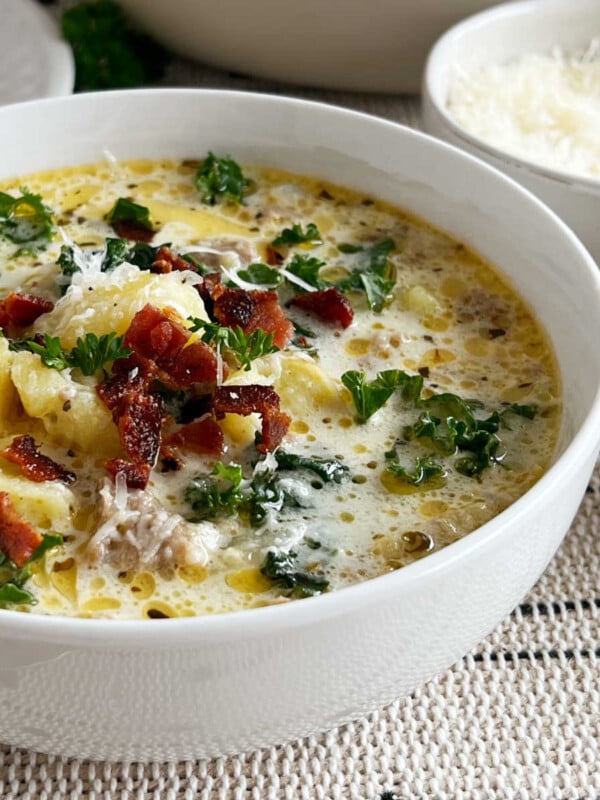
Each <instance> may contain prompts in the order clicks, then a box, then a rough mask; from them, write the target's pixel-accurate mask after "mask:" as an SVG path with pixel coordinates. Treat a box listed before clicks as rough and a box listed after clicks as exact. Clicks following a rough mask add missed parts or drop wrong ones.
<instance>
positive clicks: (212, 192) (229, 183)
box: [196, 152, 251, 206]
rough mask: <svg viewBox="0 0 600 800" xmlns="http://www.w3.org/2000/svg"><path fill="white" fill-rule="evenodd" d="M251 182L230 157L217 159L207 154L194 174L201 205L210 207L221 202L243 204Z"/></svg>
mask: <svg viewBox="0 0 600 800" xmlns="http://www.w3.org/2000/svg"><path fill="white" fill-rule="evenodd" d="M250 187H251V181H250V180H248V178H246V177H245V175H244V173H243V172H242V169H241V167H240V166H239V164H237V163H236V162H235V161H234V160H233V159H232V158H231V156H225V157H224V158H218V157H217V156H216V155H215V154H214V153H211V152H209V154H208V155H207V156H206V158H205V159H204V160H203V161H202V163H201V164H200V166H199V167H198V171H197V172H196V188H197V189H198V191H199V192H200V195H201V197H202V202H203V203H208V204H209V205H211V206H214V205H216V204H217V203H221V202H228V203H243V202H244V197H245V196H246V195H247V194H248V192H249V190H250Z"/></svg>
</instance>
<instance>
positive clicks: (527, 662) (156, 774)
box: [0, 0, 600, 800]
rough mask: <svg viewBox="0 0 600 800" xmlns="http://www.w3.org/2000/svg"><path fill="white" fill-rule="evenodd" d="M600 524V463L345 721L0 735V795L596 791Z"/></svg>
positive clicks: (248, 796) (495, 799)
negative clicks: (250, 740)
mask: <svg viewBox="0 0 600 800" xmlns="http://www.w3.org/2000/svg"><path fill="white" fill-rule="evenodd" d="M69 2H72V0H64V1H63V2H62V3H59V5H58V7H57V8H55V9H54V13H58V12H59V11H60V8H61V7H64V6H66V5H67V4H69ZM163 83H164V84H165V85H171V86H203V87H211V88H233V89H241V90H249V91H268V92H275V93H285V94H290V95H293V96H297V97H304V98H307V99H315V100H320V101H325V102H332V103H337V104H338V105H346V106H349V107H353V108H356V109H358V110H361V111H366V112H368V113H371V114H377V115H379V116H383V117H387V118H389V119H392V120H395V121H397V122H403V123H405V124H408V125H411V126H414V127H418V125H419V116H418V113H419V112H418V101H417V100H416V99H414V98H402V97H398V96H390V95H387V96H386V95H367V94H350V93H340V92H325V91H316V90H308V89H296V88H291V87H288V86H281V85H276V84H273V83H269V82H266V81H258V80H253V79H251V78H247V77H244V76H241V75H233V74H231V73H225V72H221V71H218V70H213V69H210V68H208V67H203V66H200V65H197V64H192V63H191V62H184V61H182V60H176V61H174V62H173V64H172V65H171V67H170V68H169V71H168V73H167V75H166V77H165V80H164V81H163ZM599 527H600V464H599V466H598V467H597V469H596V472H595V474H594V477H593V480H592V482H591V484H590V487H589V488H588V491H587V493H586V496H585V498H584V501H583V504H582V506H581V509H580V511H579V513H578V515H577V518H576V520H575V522H574V524H573V526H572V528H571V530H570V532H569V534H568V536H567V538H566V539H565V541H564V543H563V545H562V547H561V548H560V550H559V552H558V553H557V555H556V557H555V558H554V560H553V561H552V563H551V565H550V566H549V568H548V570H547V571H546V573H545V574H544V576H543V577H542V578H541V580H540V581H539V582H538V584H537V585H536V586H535V587H534V589H533V590H532V592H531V593H530V594H529V596H528V597H527V598H526V599H525V601H524V602H523V603H522V604H521V605H520V606H519V607H518V608H517V609H516V610H515V611H514V612H513V614H512V615H511V616H510V618H509V619H508V620H506V621H505V622H504V624H502V625H501V626H500V627H499V628H498V629H497V630H496V631H495V632H494V633H493V634H492V635H491V636H489V637H488V638H487V639H486V641H485V642H483V643H482V644H481V645H480V646H479V647H478V648H476V650H474V651H473V652H472V653H470V654H469V655H467V656H465V658H464V659H463V660H462V661H461V662H459V663H458V664H456V665H455V666H454V667H453V668H452V669H450V670H448V671H447V672H446V673H445V674H443V675H441V676H440V677H439V678H437V679H436V680H433V681H431V682H429V683H428V684H426V685H425V686H423V687H422V688H421V689H419V690H418V691H417V692H415V693H414V694H413V695H412V696H411V697H409V698H406V699H404V700H400V701H397V702H396V703H394V704H392V705H391V706H389V707H387V708H385V709H381V710H379V711H375V712H374V713H373V714H372V715H371V716H369V717H367V718H365V719H361V720H358V721H357V722H355V723H353V724H352V725H348V726H346V727H344V728H340V729H338V730H334V731H331V732H329V733H327V734H324V735H321V736H316V737H310V738H308V739H303V740H301V741H297V742H292V743H290V744H287V745H282V746H280V747H274V748H271V749H269V750H260V751H256V752H253V753H246V754H243V755H240V756H237V757H230V758H226V759H215V760H213V761H197V762H182V763H169V764H160V763H147V764H141V763H135V764H129V763H127V764H124V763H100V762H88V761H76V760H67V759H61V758H56V757H51V756H45V755H42V754H39V753H34V752H28V751H25V750H19V749H16V748H12V747H11V746H10V743H6V744H4V745H2V744H0V798H1V799H2V800H16V798H22V799H23V800H38V799H39V800H58V798H72V799H73V800H79V799H80V798H90V800H108V799H109V798H120V799H121V800H125V798H127V799H128V800H129V798H132V799H133V798H135V800H150V799H152V800H158V799H159V798H160V800H163V798H164V799H165V800H179V799H180V798H185V800H191V799H192V798H194V799H195V798H199V800H296V798H300V799H302V800H308V799H309V798H310V799H311V800H312V798H318V799H319V800H338V799H339V800H341V798H360V799H361V800H362V798H375V799H376V800H379V798H384V800H392V798H393V799H394V800H396V798H398V800H399V799H400V798H402V800H420V799H421V798H427V799H429V798H436V799H439V800H446V799H447V800H484V798H485V800H487V799H488V798H489V799H490V800H504V798H507V799H509V800H512V798H515V799H516V798H518V799H519V800H598V799H599V798H600V535H599ZM1 713H2V709H0V714H1Z"/></svg>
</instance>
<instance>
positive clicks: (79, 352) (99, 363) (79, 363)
mask: <svg viewBox="0 0 600 800" xmlns="http://www.w3.org/2000/svg"><path fill="white" fill-rule="evenodd" d="M123 339H124V337H123V336H117V335H116V333H114V332H112V333H104V334H102V336H96V334H95V333H86V334H85V336H84V337H83V338H82V337H79V338H78V339H77V343H76V345H75V347H74V348H73V349H72V350H71V352H70V353H69V356H68V360H69V366H71V367H77V368H78V369H80V370H81V371H82V372H83V374H84V375H95V373H96V372H98V370H99V369H101V368H102V367H103V366H104V365H105V364H106V363H108V362H109V361H114V360H115V359H117V358H126V357H127V356H128V355H130V353H131V350H130V349H129V348H128V347H123Z"/></svg>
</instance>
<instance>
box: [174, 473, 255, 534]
mask: <svg viewBox="0 0 600 800" xmlns="http://www.w3.org/2000/svg"><path fill="white" fill-rule="evenodd" d="M242 479H243V475H242V468H241V467H240V466H239V464H229V465H227V464H224V463H223V462H222V461H217V463H216V464H215V466H214V469H213V470H212V472H210V473H209V474H208V475H196V476H195V477H194V478H192V480H191V482H190V483H189V484H188V486H187V488H186V490H185V493H184V499H185V501H186V503H188V504H189V505H190V506H191V508H192V511H193V512H194V514H193V516H192V517H191V519H192V521H194V522H199V521H201V520H204V519H214V518H215V517H220V516H232V515H233V514H235V513H236V511H237V510H238V508H239V506H240V505H241V503H242V502H243V500H244V496H243V494H242V492H241V490H240V484H241V482H242Z"/></svg>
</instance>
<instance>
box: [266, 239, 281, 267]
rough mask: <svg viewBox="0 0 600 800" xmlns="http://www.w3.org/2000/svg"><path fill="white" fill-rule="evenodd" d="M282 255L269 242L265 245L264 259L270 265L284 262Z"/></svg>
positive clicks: (278, 264) (274, 265)
mask: <svg viewBox="0 0 600 800" xmlns="http://www.w3.org/2000/svg"><path fill="white" fill-rule="evenodd" d="M284 260H285V259H284V257H283V256H282V255H281V253H278V252H277V250H275V248H274V247H271V245H270V244H268V245H267V247H266V253H265V261H266V262H267V264H268V265H269V266H270V267H278V266H280V265H281V264H283V262H284Z"/></svg>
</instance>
